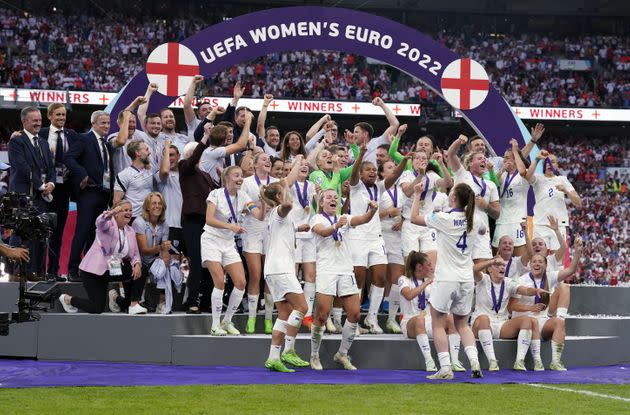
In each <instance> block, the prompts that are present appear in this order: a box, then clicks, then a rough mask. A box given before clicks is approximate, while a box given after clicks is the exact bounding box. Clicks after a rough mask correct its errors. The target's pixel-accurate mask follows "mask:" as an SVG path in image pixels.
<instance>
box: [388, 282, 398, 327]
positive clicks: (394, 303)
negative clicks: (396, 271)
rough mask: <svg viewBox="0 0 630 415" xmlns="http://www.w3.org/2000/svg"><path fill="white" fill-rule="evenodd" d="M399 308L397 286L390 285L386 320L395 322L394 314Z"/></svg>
mask: <svg viewBox="0 0 630 415" xmlns="http://www.w3.org/2000/svg"><path fill="white" fill-rule="evenodd" d="M399 308H400V291H399V288H398V284H392V288H390V290H389V317H388V320H390V321H396V314H398V309H399Z"/></svg>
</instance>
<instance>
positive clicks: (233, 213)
mask: <svg viewBox="0 0 630 415" xmlns="http://www.w3.org/2000/svg"><path fill="white" fill-rule="evenodd" d="M223 194H225V199H226V200H227V203H228V206H229V207H230V215H231V218H230V219H228V223H237V222H238V221H237V220H236V212H238V192H237V193H236V199H235V200H234V205H236V209H234V206H233V205H232V199H231V198H230V194H229V193H228V189H227V187H224V188H223Z"/></svg>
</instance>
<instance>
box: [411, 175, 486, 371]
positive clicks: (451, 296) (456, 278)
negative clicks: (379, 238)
mask: <svg viewBox="0 0 630 415" xmlns="http://www.w3.org/2000/svg"><path fill="white" fill-rule="evenodd" d="M414 191H415V193H414V199H413V205H412V208H411V221H412V222H413V223H415V224H417V225H421V226H428V227H430V228H432V229H435V230H436V231H437V233H438V236H437V245H438V252H439V253H440V255H438V257H437V262H436V266H435V279H434V282H433V288H432V290H431V298H430V299H429V302H430V303H431V319H432V322H433V340H434V342H435V348H436V350H437V353H438V360H439V362H440V370H439V371H438V372H437V373H436V374H434V375H431V376H429V379H453V378H454V376H453V371H452V368H451V358H450V355H449V352H448V339H447V337H446V326H447V316H448V313H452V314H453V320H454V323H455V328H456V329H457V331H458V332H459V335H460V336H461V340H462V343H463V344H464V351H465V352H466V356H468V360H469V361H470V366H471V369H472V376H473V377H474V378H479V377H482V376H483V375H482V373H481V367H480V366H479V358H478V356H477V346H476V343H475V336H474V335H473V333H472V330H471V329H470V327H469V326H468V315H469V314H470V311H471V308H472V301H473V292H474V277H473V262H472V246H471V245H470V244H471V243H474V238H469V234H470V233H471V232H472V230H473V225H474V223H473V215H474V211H475V193H474V192H473V191H472V189H471V188H470V186H468V185H467V184H465V183H460V184H457V185H455V187H454V188H453V189H452V190H451V193H450V194H449V197H448V200H449V205H450V207H451V211H450V212H448V213H446V212H437V213H431V214H430V215H429V216H424V215H422V214H421V213H420V201H421V199H420V197H421V194H422V192H423V191H424V183H419V184H417V185H416V186H415V188H414ZM471 239H473V240H471Z"/></svg>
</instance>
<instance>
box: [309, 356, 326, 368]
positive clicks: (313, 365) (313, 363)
mask: <svg viewBox="0 0 630 415" xmlns="http://www.w3.org/2000/svg"><path fill="white" fill-rule="evenodd" d="M311 369H313V370H324V368H323V367H322V362H321V361H320V360H319V356H311Z"/></svg>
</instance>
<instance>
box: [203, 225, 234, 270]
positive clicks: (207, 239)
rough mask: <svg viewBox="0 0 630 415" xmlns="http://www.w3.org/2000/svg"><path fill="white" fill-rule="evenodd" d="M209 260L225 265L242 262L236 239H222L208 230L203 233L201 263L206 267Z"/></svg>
mask: <svg viewBox="0 0 630 415" xmlns="http://www.w3.org/2000/svg"><path fill="white" fill-rule="evenodd" d="M208 261H212V262H218V263H220V264H221V266H223V267H226V266H228V265H231V264H235V263H237V262H241V256H240V255H239V254H238V251H237V250H236V244H235V242H234V239H229V240H228V239H220V238H217V237H215V236H210V235H208V234H207V233H206V232H204V233H202V234H201V265H202V266H203V267H205V266H206V262H208Z"/></svg>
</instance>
